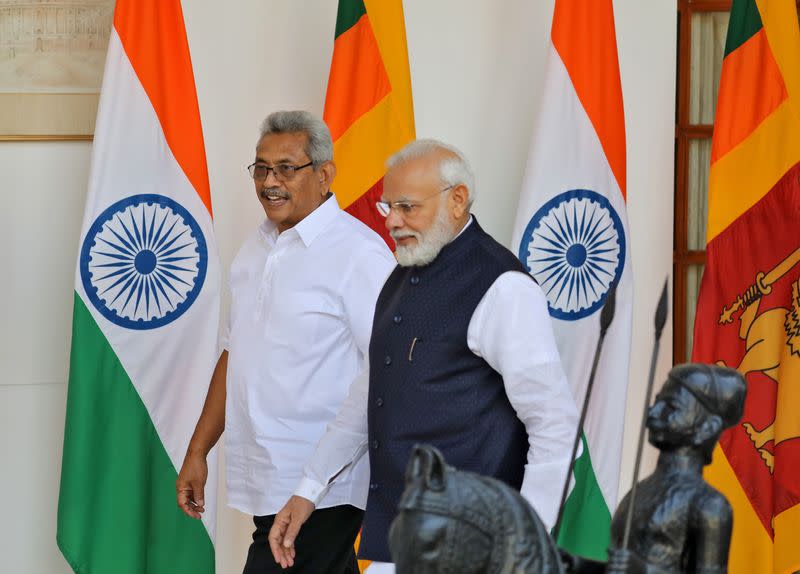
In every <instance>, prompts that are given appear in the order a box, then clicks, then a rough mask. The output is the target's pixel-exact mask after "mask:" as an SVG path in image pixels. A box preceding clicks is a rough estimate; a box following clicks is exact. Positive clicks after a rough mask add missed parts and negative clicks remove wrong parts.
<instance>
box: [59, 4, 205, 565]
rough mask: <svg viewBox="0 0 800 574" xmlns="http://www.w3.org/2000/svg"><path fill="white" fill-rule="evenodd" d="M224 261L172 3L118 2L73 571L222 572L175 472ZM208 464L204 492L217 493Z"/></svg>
mask: <svg viewBox="0 0 800 574" xmlns="http://www.w3.org/2000/svg"><path fill="white" fill-rule="evenodd" d="M218 283H219V269H218V262H217V250H216V245H215V242H214V231H213V227H212V219H211V196H210V192H209V183H208V173H207V169H206V158H205V151H204V147H203V134H202V129H201V126H200V115H199V110H198V104H197V96H196V92H195V84H194V77H193V74H192V66H191V61H190V58H189V48H188V44H187V41H186V33H185V30H184V25H183V15H182V12H181V6H180V2H179V1H178V0H117V3H116V12H115V15H114V25H113V30H112V32H111V39H110V42H109V47H108V56H107V60H106V67H105V76H104V79H103V87H102V93H101V97H100V107H99V111H98V116H97V129H96V132H95V138H94V146H93V151H92V168H91V175H90V181H89V193H88V197H87V199H86V210H85V214H84V220H83V231H82V232H81V240H80V245H79V255H78V263H77V270H76V280H75V302H74V311H73V326H72V351H71V356H70V374H69V391H68V398H67V417H66V429H65V436H64V456H63V463H62V472H61V492H60V496H59V502H58V545H59V548H60V549H61V551H62V553H63V554H64V557H65V558H66V559H67V561H68V562H69V564H70V565H71V566H72V568H73V570H74V571H75V572H79V573H94V572H98V573H100V572H114V573H115V574H120V573H131V574H134V573H136V574H141V573H155V574H160V573H163V574H177V573H181V572H186V573H192V574H198V573H210V572H213V571H214V545H213V525H214V523H215V512H214V509H213V507H212V508H208V510H207V511H206V513H205V515H204V517H203V521H202V522H200V521H195V520H193V519H191V518H188V517H186V516H185V515H183V513H182V512H181V511H180V510H179V509H178V507H177V505H176V499H175V479H176V478H177V470H176V469H179V468H180V466H181V463H182V460H183V455H184V453H185V450H186V446H187V444H188V442H189V438H190V436H191V434H192V432H193V429H194V425H195V423H196V422H197V419H198V417H199V414H200V410H201V408H202V405H203V401H204V399H205V393H206V389H207V388H208V382H209V380H210V376H211V372H212V370H213V367H214V363H215V362H216V359H217V344H216V341H217V324H218V314H219V287H218ZM215 468H216V464H215V463H214V460H213V459H212V460H210V461H209V470H210V475H209V479H208V484H209V486H210V489H209V490H210V492H209V490H207V491H206V500H214V498H215V496H214V491H213V485H215V484H216V472H215Z"/></svg>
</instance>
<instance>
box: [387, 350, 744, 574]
mask: <svg viewBox="0 0 800 574" xmlns="http://www.w3.org/2000/svg"><path fill="white" fill-rule="evenodd" d="M745 390H746V387H745V382H744V378H743V377H742V375H741V374H740V373H738V372H737V371H735V370H733V369H729V368H725V367H717V366H710V365H700V364H688V365H680V366H677V367H675V368H673V369H672V370H671V371H670V373H669V376H668V378H667V381H666V383H665V384H664V386H663V388H662V389H661V391H660V392H659V393H658V395H657V397H656V400H655V402H654V404H653V405H652V407H650V409H649V412H648V417H647V428H648V430H649V441H650V443H651V444H652V445H653V446H655V447H657V448H658V449H659V450H660V451H661V454H660V455H659V459H658V464H657V466H656V469H655V471H654V472H653V473H652V474H651V475H650V476H648V477H647V478H645V479H643V480H642V481H640V482H639V483H638V484H637V496H636V499H635V501H634V503H633V515H632V522H631V531H630V544H629V546H630V547H629V548H623V547H622V544H621V542H622V539H623V532H624V529H625V522H626V517H627V514H628V510H629V508H630V501H631V494H630V493H629V494H628V495H627V496H626V497H625V498H624V499H623V500H622V503H621V504H620V506H619V508H618V509H617V511H616V513H615V515H614V518H613V521H612V525H611V538H612V549H611V550H610V551H609V556H610V559H609V562H608V563H607V564H606V563H602V562H596V561H592V560H587V559H583V558H580V557H577V556H573V555H571V554H569V553H567V552H563V551H562V552H561V558H562V561H563V564H559V563H558V561H557V560H555V559H554V552H555V544H554V543H553V541H552V540H551V539H550V538H549V536H548V535H547V532H546V531H545V529H544V526H543V525H542V523H541V521H540V520H539V519H538V517H537V516H536V514H535V512H534V511H533V509H532V508H531V507H530V506H529V505H528V504H527V503H526V502H525V501H524V499H522V497H521V496H520V495H519V493H517V492H515V491H513V490H512V489H510V488H509V487H507V486H505V485H503V484H502V483H499V482H497V481H494V480H492V479H489V478H485V477H478V476H476V475H472V474H469V473H463V472H459V471H456V470H454V469H452V468H449V467H447V466H446V465H445V464H444V461H443V460H442V458H441V454H439V453H438V451H435V449H432V447H418V448H417V449H415V450H414V453H413V454H412V460H411V462H410V463H409V467H408V471H407V475H406V492H405V493H404V495H403V499H402V500H401V503H400V508H399V511H400V512H399V514H398V516H397V518H396V520H395V522H394V523H393V525H392V530H391V533H390V548H391V551H392V556H393V558H394V560H395V562H396V563H397V574H406V573H408V574H410V573H414V574H417V573H436V572H441V573H444V572H453V573H465V574H466V573H470V572H475V573H478V572H481V573H488V574H495V573H501V572H503V573H542V574H549V573H551V572H552V573H561V572H564V573H575V574H593V573H611V574H623V573H626V574H639V573H642V574H661V573H667V572H669V573H676V572H677V573H686V574H690V573H696V574H700V573H702V574H711V573H714V574H716V573H723V572H727V560H728V548H729V544H730V536H731V529H732V526H733V518H732V511H731V507H730V504H729V503H728V501H727V500H726V499H725V497H724V496H723V495H722V494H720V493H719V492H718V491H716V490H715V489H714V488H712V487H711V486H710V485H709V484H707V483H706V482H705V481H704V480H703V476H702V470H703V466H705V465H706V464H708V463H709V462H710V461H711V453H712V452H713V450H714V447H715V445H716V443H717V441H718V440H719V436H720V434H721V433H722V431H723V430H724V429H726V428H728V427H730V426H732V425H734V424H736V423H737V422H738V421H739V419H740V418H741V416H742V411H743V409H744V398H745Z"/></svg>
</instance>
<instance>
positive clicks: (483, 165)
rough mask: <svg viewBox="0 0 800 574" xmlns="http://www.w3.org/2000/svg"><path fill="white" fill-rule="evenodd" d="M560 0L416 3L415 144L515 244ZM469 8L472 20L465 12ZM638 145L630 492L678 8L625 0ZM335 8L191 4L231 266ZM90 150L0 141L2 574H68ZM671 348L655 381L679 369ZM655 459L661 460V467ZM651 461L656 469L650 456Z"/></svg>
mask: <svg viewBox="0 0 800 574" xmlns="http://www.w3.org/2000/svg"><path fill="white" fill-rule="evenodd" d="M552 4H553V0H540V1H539V2H530V1H522V0H473V1H471V2H464V1H463V0H461V1H459V0H406V2H405V7H406V23H407V32H408V43H409V55H410V60H411V73H412V82H413V90H414V103H415V108H416V121H417V133H418V135H419V136H432V137H438V138H441V139H444V140H446V141H449V142H452V143H453V144H455V145H457V146H459V147H460V148H462V149H463V150H464V151H465V152H466V154H467V156H468V157H470V158H471V160H472V162H473V164H474V168H475V171H476V175H477V184H478V186H480V190H481V196H480V199H479V201H478V203H477V204H476V208H475V211H476V213H477V215H478V217H479V218H480V220H481V223H482V224H483V225H484V226H485V227H486V229H487V230H488V231H489V232H490V233H492V234H493V235H495V237H497V238H498V239H499V240H500V241H502V242H503V243H505V244H508V243H509V241H510V239H511V225H512V221H513V216H514V209H515V205H516V201H517V194H518V189H519V186H520V182H521V180H522V173H523V169H524V161H525V157H526V155H527V152H528V144H529V139H530V136H531V132H532V127H533V122H534V117H535V111H536V109H537V106H538V100H539V91H540V88H541V85H540V82H541V74H542V66H543V63H544V48H545V46H546V43H547V41H548V31H549V25H550V18H551V13H552ZM465 6H467V7H468V8H467V9H465ZM615 10H616V19H617V36H618V42H619V50H620V67H621V73H622V83H623V91H624V96H625V112H626V121H627V135H628V170H629V171H628V198H629V201H628V205H629V221H630V228H631V235H632V238H631V245H632V254H633V268H634V274H635V301H634V342H633V360H632V363H631V386H632V389H631V392H630V404H629V408H628V413H627V416H626V428H627V429H630V430H626V446H625V457H624V460H623V475H622V476H623V485H621V489H622V490H626V489H627V487H628V486H627V484H628V482H629V480H630V478H629V477H630V474H631V470H630V469H631V468H632V460H633V450H634V447H635V444H634V443H635V441H636V434H637V429H638V423H639V420H640V417H641V409H642V405H643V401H644V399H643V387H644V384H645V382H646V376H647V369H648V363H649V358H650V351H651V345H652V331H653V327H652V314H653V310H654V308H655V303H656V299H657V297H658V293H659V290H660V288H661V283H662V281H663V279H664V277H665V276H667V275H668V274H669V273H670V272H671V268H672V205H673V201H672V193H673V192H672V185H673V141H674V140H673V134H674V111H673V108H674V101H675V98H674V94H675V86H674V81H675V80H674V79H675V30H676V25H675V19H676V10H675V3H674V1H673V0H649V1H648V2H641V0H615ZM335 13H336V2H334V1H333V0H295V1H292V2H289V1H287V0H282V1H281V0H240V1H239V2H237V3H236V5H235V9H233V8H228V9H221V8H220V7H219V4H218V3H208V2H197V1H194V2H190V1H185V2H184V15H185V19H186V26H187V32H188V36H189V43H190V48H191V51H192V59H193V62H194V68H195V79H196V82H197V88H198V96H199V100H200V110H201V114H202V119H203V128H204V132H205V141H206V152H207V156H208V165H209V172H210V177H211V185H212V193H213V200H214V208H215V216H216V228H217V234H218V243H219V246H220V253H221V255H222V258H223V264H227V263H229V262H230V260H231V257H232V256H233V254H234V253H235V250H236V249H237V247H238V245H239V243H240V241H241V240H242V238H243V236H244V234H245V233H247V231H248V229H250V228H251V227H252V226H253V225H254V224H255V222H256V221H258V219H259V218H260V213H261V211H260V207H259V206H258V204H257V203H256V202H255V200H254V199H253V197H252V192H251V189H252V187H251V184H250V182H249V180H248V178H247V175H246V173H245V170H244V166H246V165H247V164H248V163H249V160H250V158H251V156H252V154H253V146H254V144H255V139H256V130H257V125H258V122H259V120H260V119H261V118H262V117H263V116H264V115H266V114H267V113H268V112H270V111H273V110H276V109H285V108H306V109H309V110H312V111H314V112H317V113H321V111H322V105H323V101H324V96H325V86H326V81H327V72H328V66H329V64H330V57H331V51H332V35H333V29H334V22H335ZM90 152H91V144H89V143H87V142H19V143H11V142H3V143H0V194H1V197H2V201H3V205H5V206H6V208H5V209H4V210H2V212H0V239H2V246H3V249H0V269H2V270H4V271H5V272H4V277H5V279H4V281H2V282H0V301H2V302H3V303H2V304H3V308H2V310H3V317H4V320H3V322H2V326H1V327H0V358H1V360H0V465H2V467H0V468H2V470H1V471H0V508H1V509H2V516H3V518H2V520H0V570H1V571H3V572H14V573H25V574H28V573H30V574H52V573H62V572H63V573H66V572H69V568H68V567H67V565H66V563H65V562H64V560H63V559H62V558H61V556H60V554H59V553H58V550H57V548H56V546H55V509H56V503H57V496H58V479H59V472H60V460H61V441H62V439H63V424H64V405H65V398H66V379H67V370H68V355H69V339H70V321H71V312H72V284H73V269H74V262H75V257H76V254H77V249H78V233H79V227H80V221H81V216H82V211H83V201H84V197H85V189H86V182H87V178H88V170H89V161H90ZM671 339H672V333H671V329H670V328H669V327H668V329H667V331H666V332H665V333H664V336H663V344H662V349H661V360H660V362H659V368H658V380H659V381H660V380H663V377H664V374H665V373H666V370H667V368H668V366H669V362H670V358H671V355H672V352H671ZM651 458H652V453H650V459H651ZM650 462H651V461H650ZM249 534H250V524H249V523H248V519H247V518H246V517H244V516H242V515H239V514H238V513H235V512H233V511H225V512H222V513H221V514H220V524H219V528H218V541H217V561H218V571H219V572H221V573H222V574H227V573H229V572H238V571H241V565H242V563H243V560H244V553H245V549H246V547H247V545H248V544H249Z"/></svg>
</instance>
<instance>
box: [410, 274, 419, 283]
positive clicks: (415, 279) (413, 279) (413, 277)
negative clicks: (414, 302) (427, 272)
mask: <svg viewBox="0 0 800 574" xmlns="http://www.w3.org/2000/svg"><path fill="white" fill-rule="evenodd" d="M411 284H412V285H419V275H412V276H411Z"/></svg>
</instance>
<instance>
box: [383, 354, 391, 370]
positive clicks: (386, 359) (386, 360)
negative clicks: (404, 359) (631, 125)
mask: <svg viewBox="0 0 800 574" xmlns="http://www.w3.org/2000/svg"><path fill="white" fill-rule="evenodd" d="M383 364H384V365H386V366H387V367H388V366H389V365H391V364H392V358H391V357H390V356H389V355H386V358H385V359H383Z"/></svg>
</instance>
